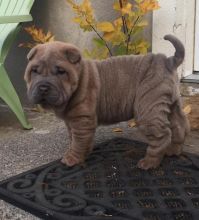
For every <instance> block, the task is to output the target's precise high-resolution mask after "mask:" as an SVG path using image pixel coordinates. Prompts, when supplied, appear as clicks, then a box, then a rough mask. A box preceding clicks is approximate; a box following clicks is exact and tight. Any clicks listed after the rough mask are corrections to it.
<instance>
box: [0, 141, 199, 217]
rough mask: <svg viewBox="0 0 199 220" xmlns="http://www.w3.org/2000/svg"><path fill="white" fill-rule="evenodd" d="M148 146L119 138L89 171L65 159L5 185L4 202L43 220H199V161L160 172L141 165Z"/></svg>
mask: <svg viewBox="0 0 199 220" xmlns="http://www.w3.org/2000/svg"><path fill="white" fill-rule="evenodd" d="M145 149H146V144H144V143H140V142H136V141H132V140H127V139H113V140H111V141H108V142H105V143H102V144H100V145H97V146H96V147H95V150H94V152H93V153H92V154H91V155H90V157H89V159H88V160H87V161H86V164H85V166H84V167H80V166H75V167H73V168H68V167H66V166H64V165H62V164H61V163H60V160H59V161H54V162H52V163H49V164H47V165H44V166H41V167H38V168H35V169H33V170H30V171H27V172H25V173H22V174H20V175H17V176H15V177H12V178H10V179H8V180H5V181H2V182H1V183H0V199H3V200H5V201H7V202H9V203H11V204H13V205H15V206H17V207H20V208H21V209H24V210H26V211H28V212H30V213H32V214H34V215H36V216H38V217H40V218H42V219H53V220H54V219H55V220H56V219H58V220H66V219H70V220H107V219H108V220H109V219H111V220H112V219H113V220H138V219H140V220H192V219H193V220H194V219H195V220H197V219H198V216H199V158H198V157H195V156H193V155H190V154H186V155H184V156H181V157H178V158H177V157H166V158H165V159H164V161H163V163H162V165H161V166H160V167H159V168H158V169H153V170H149V171H143V170H140V169H138V168H137V167H136V163H137V161H138V160H139V159H140V158H141V157H143V155H144V152H145Z"/></svg>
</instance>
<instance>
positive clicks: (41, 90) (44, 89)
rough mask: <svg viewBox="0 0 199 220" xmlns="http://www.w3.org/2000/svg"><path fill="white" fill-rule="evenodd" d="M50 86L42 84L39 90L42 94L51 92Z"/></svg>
mask: <svg viewBox="0 0 199 220" xmlns="http://www.w3.org/2000/svg"><path fill="white" fill-rule="evenodd" d="M49 89H50V86H49V85H40V86H39V91H40V93H41V94H43V95H46V94H47V93H48V92H49Z"/></svg>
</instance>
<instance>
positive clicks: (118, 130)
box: [112, 128, 123, 133]
mask: <svg viewBox="0 0 199 220" xmlns="http://www.w3.org/2000/svg"><path fill="white" fill-rule="evenodd" d="M112 131H113V132H118V133H119V132H123V130H122V129H121V128H113V130H112Z"/></svg>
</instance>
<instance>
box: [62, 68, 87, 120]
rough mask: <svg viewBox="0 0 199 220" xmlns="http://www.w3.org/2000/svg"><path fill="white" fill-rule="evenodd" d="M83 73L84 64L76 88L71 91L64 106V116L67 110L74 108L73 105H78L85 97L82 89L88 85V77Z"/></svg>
mask: <svg viewBox="0 0 199 220" xmlns="http://www.w3.org/2000/svg"><path fill="white" fill-rule="evenodd" d="M83 74H86V71H85V65H84V64H83V65H82V69H81V73H80V78H79V82H78V86H77V89H76V90H75V91H74V92H73V94H72V96H71V97H70V99H69V102H68V104H67V106H66V107H65V109H64V111H63V115H64V116H65V115H66V113H67V112H69V111H70V110H71V109H73V108H75V106H77V105H79V104H80V103H82V102H83V101H84V100H85V99H86V94H85V92H83V91H85V89H84V88H85V87H87V86H88V77H83Z"/></svg>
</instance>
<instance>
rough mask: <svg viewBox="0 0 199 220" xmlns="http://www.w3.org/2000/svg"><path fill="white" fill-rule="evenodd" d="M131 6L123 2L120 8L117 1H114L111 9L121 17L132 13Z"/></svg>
mask: <svg viewBox="0 0 199 220" xmlns="http://www.w3.org/2000/svg"><path fill="white" fill-rule="evenodd" d="M132 6H133V5H132V4H131V3H129V2H127V1H125V2H124V1H123V2H122V6H121V5H120V3H119V2H118V1H116V2H115V3H114V5H113V9H114V10H116V11H119V12H120V13H121V14H122V15H125V14H128V15H130V14H131V13H132Z"/></svg>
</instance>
